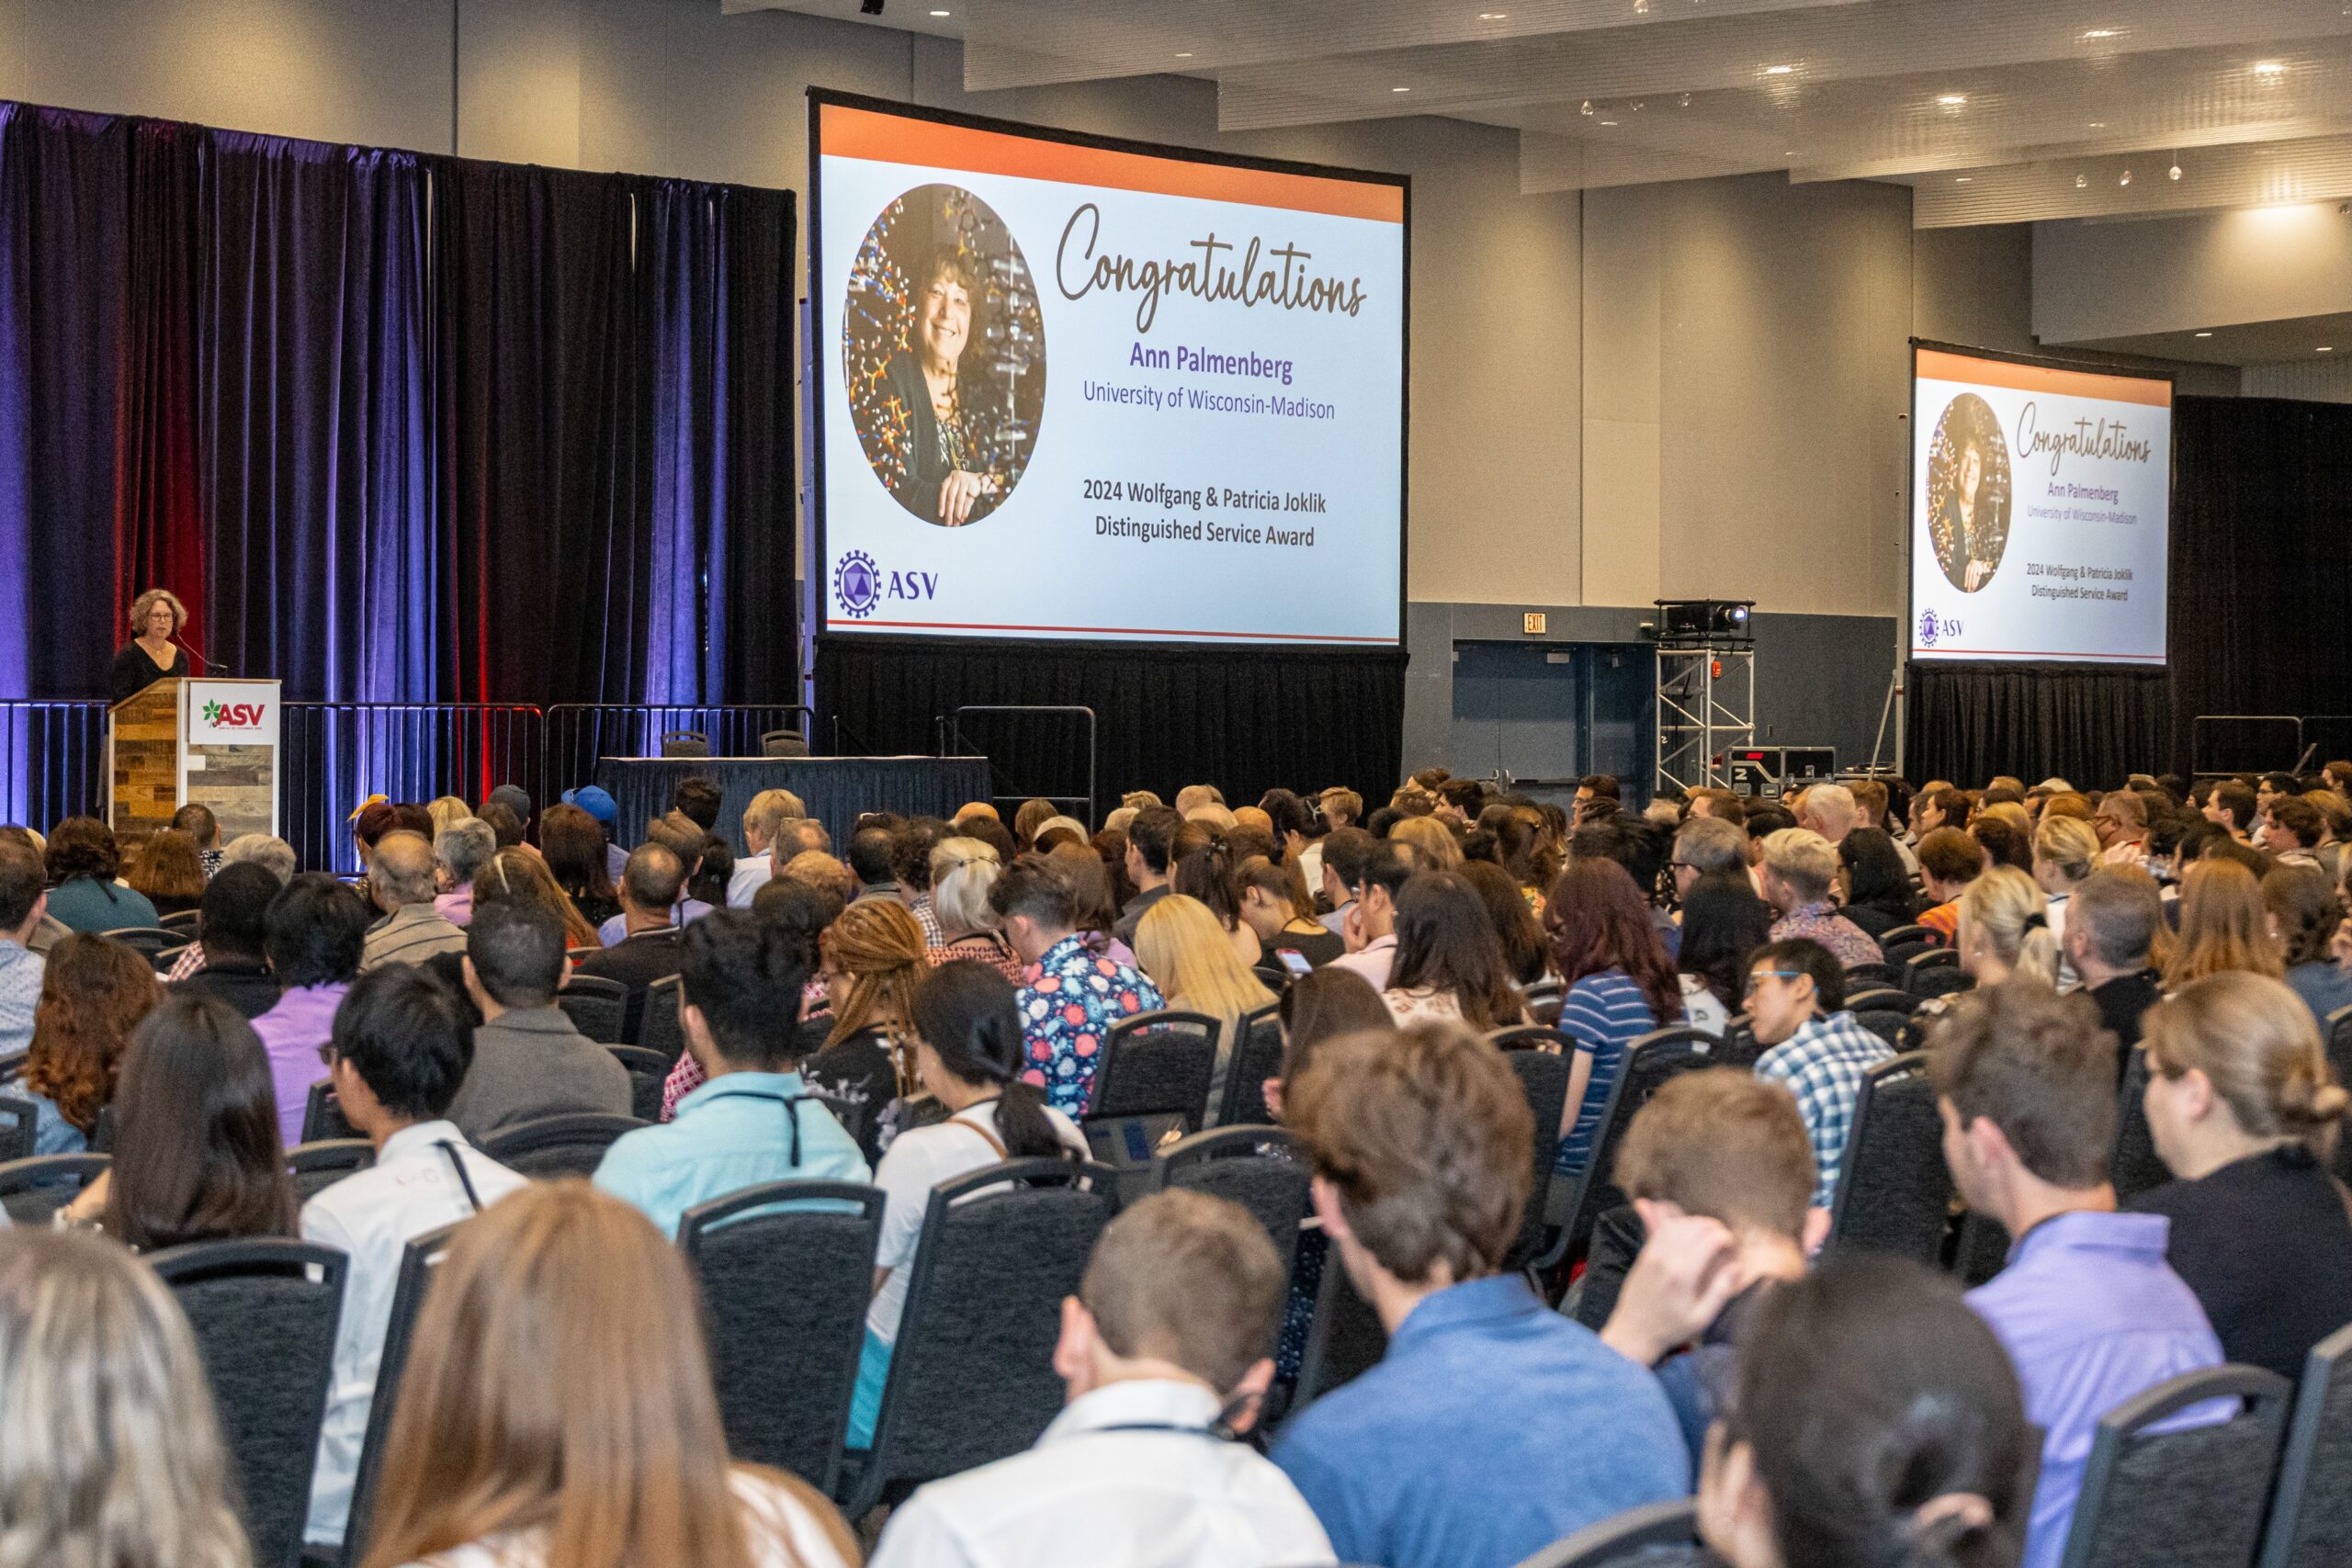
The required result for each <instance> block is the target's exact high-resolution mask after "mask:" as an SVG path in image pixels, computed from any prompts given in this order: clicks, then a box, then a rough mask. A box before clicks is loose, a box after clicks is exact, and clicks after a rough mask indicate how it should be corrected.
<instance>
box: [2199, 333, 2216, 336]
mask: <svg viewBox="0 0 2352 1568" xmlns="http://www.w3.org/2000/svg"><path fill="white" fill-rule="evenodd" d="M2197 335H2198V336H2199V337H2211V336H2212V335H2213V334H2212V333H2198V334H2197Z"/></svg>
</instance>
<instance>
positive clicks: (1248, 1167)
mask: <svg viewBox="0 0 2352 1568" xmlns="http://www.w3.org/2000/svg"><path fill="white" fill-rule="evenodd" d="M1294 1147H1295V1145H1293V1144H1292V1142H1291V1136H1290V1134H1288V1133H1285V1132H1283V1130H1282V1129H1281V1128H1280V1127H1266V1126H1257V1127H1246V1126H1245V1127H1219V1128H1216V1129H1215V1130H1214V1131H1211V1132H1206V1133H1195V1134H1193V1135H1192V1136H1191V1137H1189V1138H1186V1139H1184V1140H1182V1142H1180V1143H1175V1144H1170V1145H1169V1146H1168V1147H1167V1148H1165V1149H1163V1150H1161V1151H1160V1152H1159V1156H1158V1157H1157V1158H1155V1159H1154V1160H1153V1161H1152V1162H1151V1182H1150V1189H1149V1190H1151V1191H1154V1192H1158V1191H1160V1190H1163V1189H1165V1188H1170V1187H1182V1188H1186V1189H1189V1190H1192V1191H1195V1192H1206V1193H1207V1194H1209V1195H1210V1196H1211V1197H1213V1198H1229V1199H1231V1200H1232V1201H1234V1202H1236V1203H1238V1204H1240V1205H1241V1206H1242V1207H1243V1208H1245V1209H1247V1210H1249V1211H1250V1217H1251V1218H1252V1219H1254V1220H1256V1221H1257V1222H1258V1223H1259V1224H1261V1225H1263V1226H1265V1227H1266V1235H1267V1237H1268V1238H1269V1239H1270V1240H1272V1242H1273V1244H1274V1252H1275V1254H1276V1255H1277V1256H1278V1257H1280V1258H1282V1260H1283V1278H1284V1279H1285V1280H1287V1279H1288V1278H1289V1276H1290V1270H1291V1266H1292V1264H1293V1263H1295V1261H1296V1260H1297V1257H1298V1226H1299V1222H1300V1221H1302V1220H1304V1219H1306V1205H1307V1198H1306V1192H1307V1184H1308V1180H1309V1179H1310V1176H1311V1173H1310V1172H1309V1170H1308V1169H1307V1166H1306V1159H1305V1157H1304V1156H1300V1155H1297V1154H1295V1153H1294V1152H1293V1150H1294Z"/></svg>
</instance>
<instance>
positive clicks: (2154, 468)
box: [1911, 346, 2172, 664]
mask: <svg viewBox="0 0 2352 1568" xmlns="http://www.w3.org/2000/svg"><path fill="white" fill-rule="evenodd" d="M1914 353H1915V357H1914V360H1913V366H1912V377H1913V379H1912V383H1911V438H1912V442H1913V447H1912V454H1911V657H1912V658H1914V659H1974V660H2081V661H2086V662H2098V663H2124V664H2161V663H2163V662H2164V661H2165V549H2166V547H2167V544H2168V539H2169V524H2170V511H2171V503H2172V383H2171V382H2169V381H2165V380H2161V379H2149V378H2143V377H2137V376H2110V375H2103V374H2098V373H2094V372H2089V371H2083V370H2075V369H2067V368H2062V367H2056V366H2048V365H2033V364H2020V363H2017V362H2014V361H2009V360H2002V359H1988V358H1982V357H1979V356H1976V355H1966V354H1960V353H1954V352H1951V351H1948V350H1944V349H1936V348H1928V347H1924V346H1923V347H1920V348H1917V349H1916V350H1915V351H1914Z"/></svg>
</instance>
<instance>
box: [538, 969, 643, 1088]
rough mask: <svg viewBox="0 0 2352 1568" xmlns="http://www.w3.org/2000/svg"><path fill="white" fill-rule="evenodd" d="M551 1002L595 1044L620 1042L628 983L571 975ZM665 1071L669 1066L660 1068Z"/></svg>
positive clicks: (626, 1002)
mask: <svg viewBox="0 0 2352 1568" xmlns="http://www.w3.org/2000/svg"><path fill="white" fill-rule="evenodd" d="M555 1005H556V1006H558V1007H560V1008H561V1009H562V1010H563V1016H564V1017H566V1018H568V1019H570V1020H571V1026H572V1027H573V1028H574V1029H577V1030H578V1031H580V1032H581V1033H582V1034H584V1035H586V1036H587V1037H588V1038H589V1039H591V1040H594V1042H596V1043H597V1044H599V1045H617V1044H619V1043H621V1025H622V1023H623V1021H626V1020H627V1019H628V987H627V986H624V985H622V984H621V983H620V982H619V981H618V980H607V979H605V978H603V977H602V976H595V975H574V976H572V977H571V979H569V980H566V981H565V982H564V983H563V989H561V990H560V991H558V992H557V993H556V994H555ZM662 1070H663V1071H664V1072H667V1071H668V1070H669V1069H668V1068H667V1067H664V1068H663V1069H662Z"/></svg>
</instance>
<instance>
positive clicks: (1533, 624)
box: [1519, 610, 1544, 637]
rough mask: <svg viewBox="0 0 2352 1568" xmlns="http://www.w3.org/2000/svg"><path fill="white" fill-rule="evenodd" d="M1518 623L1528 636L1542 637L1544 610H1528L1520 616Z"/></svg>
mask: <svg viewBox="0 0 2352 1568" xmlns="http://www.w3.org/2000/svg"><path fill="white" fill-rule="evenodd" d="M1519 624H1520V626H1521V629H1522V630H1523V631H1525V632H1526V633H1527V635H1528V636H1529V637H1542V636H1543V635H1544V612H1543V611H1541V610H1530V611H1528V612H1527V614H1525V615H1521V616H1520V618H1519Z"/></svg>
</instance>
